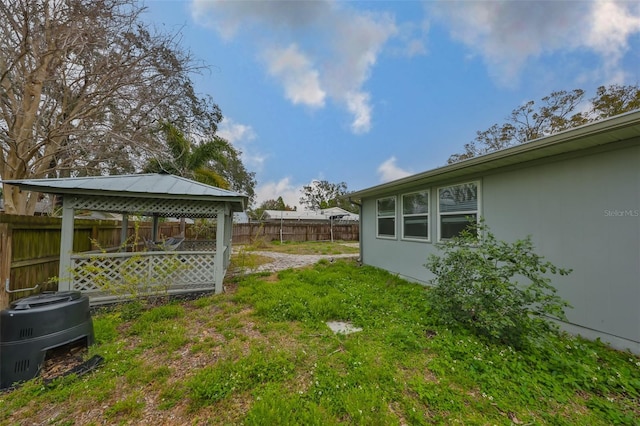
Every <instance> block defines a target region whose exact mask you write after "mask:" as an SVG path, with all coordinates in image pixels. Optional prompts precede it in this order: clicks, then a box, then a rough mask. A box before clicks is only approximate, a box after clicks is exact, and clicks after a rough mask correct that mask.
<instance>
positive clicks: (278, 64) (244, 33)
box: [144, 0, 640, 205]
mask: <svg viewBox="0 0 640 426" xmlns="http://www.w3.org/2000/svg"><path fill="white" fill-rule="evenodd" d="M146 6H147V7H148V9H147V11H146V13H145V14H144V19H146V20H147V21H148V22H150V23H152V24H153V25H154V26H156V27H157V28H158V29H160V30H165V31H171V32H178V31H179V32H180V33H181V38H180V43H181V45H182V46H183V47H184V48H186V49H189V50H190V51H191V53H192V54H193V55H194V57H195V58H196V59H198V60H200V61H202V62H203V63H204V64H206V65H207V66H208V67H209V70H208V71H204V72H203V73H202V74H200V75H195V76H194V81H195V83H196V89H197V91H198V92H199V93H201V94H208V95H211V96H212V97H213V99H214V100H215V101H216V102H217V103H218V105H219V106H220V107H221V109H222V112H223V114H224V116H225V119H224V121H223V122H222V124H221V126H220V129H219V134H220V135H221V136H223V137H225V138H227V139H228V140H229V141H231V142H232V143H233V144H234V146H236V147H237V148H239V149H240V150H241V151H242V152H243V160H244V163H245V165H246V167H247V168H248V169H249V170H250V171H255V172H256V177H257V180H258V185H257V188H256V190H257V191H256V192H257V195H258V200H257V201H258V204H259V203H260V202H262V201H264V200H266V199H270V198H277V197H278V196H282V197H283V199H284V200H285V202H286V203H287V204H290V205H297V204H298V199H299V197H300V195H301V194H300V190H301V188H302V186H303V185H307V184H309V183H310V182H312V181H313V180H314V179H318V180H328V181H330V182H336V183H337V182H342V181H344V182H346V183H347V185H348V188H349V190H359V189H363V188H366V187H369V186H373V185H376V184H379V183H382V182H387V181H389V180H393V179H397V178H400V177H403V176H406V175H408V174H412V173H418V172H421V171H425V170H428V169H432V168H435V167H438V166H442V165H444V164H445V163H446V160H447V158H448V157H449V155H451V154H453V153H456V152H460V151H462V149H463V145H464V144H465V143H467V142H469V141H471V140H473V138H474V137H475V134H476V131H478V130H484V129H486V128H488V127H490V126H491V125H492V124H494V123H502V122H504V120H505V118H506V117H507V116H508V115H509V113H510V112H511V111H512V110H513V109H514V108H516V107H517V106H519V105H520V104H522V103H524V102H526V101H528V100H535V101H538V100H539V99H540V98H541V97H543V96H546V95H548V94H550V93H551V92H552V91H555V90H572V89H576V88H582V89H584V90H586V91H587V98H589V97H592V96H593V95H595V89H596V88H597V87H598V86H601V85H609V84H613V83H617V84H638V83H640V2H637V1H633V2H631V1H627V2H614V1H596V0H594V1H464V2H458V1H426V2H423V1H333V0H312V1H232V0H226V1H213V0H191V1H178V0H175V1H171V0H169V1H167V0H165V1H161V0H147V2H146Z"/></svg>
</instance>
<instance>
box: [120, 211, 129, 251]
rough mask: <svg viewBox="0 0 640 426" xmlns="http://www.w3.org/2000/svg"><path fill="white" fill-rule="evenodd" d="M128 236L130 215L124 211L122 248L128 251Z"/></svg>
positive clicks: (121, 232) (121, 235) (121, 236)
mask: <svg viewBox="0 0 640 426" xmlns="http://www.w3.org/2000/svg"><path fill="white" fill-rule="evenodd" d="M127 238H129V215H128V214H127V213H126V212H124V213H122V229H121V230H120V248H121V249H123V250H124V251H127V246H126V244H127Z"/></svg>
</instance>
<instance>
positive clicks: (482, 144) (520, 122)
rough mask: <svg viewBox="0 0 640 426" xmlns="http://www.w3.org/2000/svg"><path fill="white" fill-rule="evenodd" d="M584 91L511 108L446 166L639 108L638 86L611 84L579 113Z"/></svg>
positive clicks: (563, 92) (573, 91)
mask: <svg viewBox="0 0 640 426" xmlns="http://www.w3.org/2000/svg"><path fill="white" fill-rule="evenodd" d="M583 99H584V90H582V89H575V90H572V91H570V92H567V91H565V90H559V91H556V92H553V93H551V94H550V95H548V96H545V97H544V98H542V99H541V105H540V106H536V104H535V102H534V101H529V102H527V103H525V104H524V105H521V106H520V107H518V108H516V109H514V110H513V111H512V112H511V115H510V116H509V117H508V118H507V122H506V123H504V124H501V125H499V124H494V125H493V126H491V127H489V128H488V129H487V130H484V131H479V132H477V133H476V138H475V139H474V140H473V141H471V142H469V143H467V144H465V145H464V152H462V153H459V154H453V155H452V156H450V157H449V159H448V161H447V163H449V164H452V163H456V162H458V161H462V160H466V159H468V158H473V157H476V156H478V155H483V154H487V153H490V152H494V151H497V150H499V149H503V148H508V147H510V146H514V145H518V144H521V143H524V142H527V141H531V140H533V139H537V138H541V137H543V136H548V135H551V134H554V133H558V132H560V131H563V130H567V129H571V128H573V127H577V126H580V125H583V124H586V123H590V122H593V121H596V120H601V119H603V118H607V117H612V116H614V115H618V114H622V113H625V112H628V111H632V110H635V109H638V108H640V87H638V86H637V85H636V86H632V85H631V86H619V85H611V86H608V87H605V86H601V87H599V88H598V90H597V93H596V96H595V97H593V98H591V99H589V103H590V108H589V109H585V110H584V111H580V110H579V107H580V105H582V104H583Z"/></svg>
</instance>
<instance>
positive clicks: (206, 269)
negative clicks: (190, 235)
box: [71, 252, 215, 297]
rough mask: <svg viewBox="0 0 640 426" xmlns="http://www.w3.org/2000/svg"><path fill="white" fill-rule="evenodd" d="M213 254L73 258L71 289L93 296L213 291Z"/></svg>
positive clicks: (121, 255)
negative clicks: (175, 291)
mask: <svg viewBox="0 0 640 426" xmlns="http://www.w3.org/2000/svg"><path fill="white" fill-rule="evenodd" d="M214 261H215V253H212V252H173V253H166V252H142V253H100V254H95V255H75V256H72V259H71V263H72V269H73V282H72V285H71V289H72V290H77V291H81V292H83V293H89V296H90V297H91V296H92V295H115V296H124V295H127V294H144V293H162V292H165V291H171V290H177V289H179V290H194V291H197V290H205V289H207V290H208V289H214V287H215V282H214Z"/></svg>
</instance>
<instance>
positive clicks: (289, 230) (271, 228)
mask: <svg viewBox="0 0 640 426" xmlns="http://www.w3.org/2000/svg"><path fill="white" fill-rule="evenodd" d="M359 229H360V228H359V226H358V224H350V225H342V224H340V225H333V226H331V225H329V224H325V223H311V224H305V223H292V224H287V223H284V224H282V225H281V224H279V223H238V224H235V225H233V236H232V241H233V243H234V244H248V243H251V242H253V241H255V240H256V239H262V240H264V241H298V242H300V241H331V240H332V239H333V240H334V241H339V240H342V241H357V240H358V239H359ZM332 233H333V238H332Z"/></svg>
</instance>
